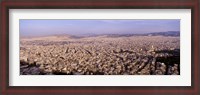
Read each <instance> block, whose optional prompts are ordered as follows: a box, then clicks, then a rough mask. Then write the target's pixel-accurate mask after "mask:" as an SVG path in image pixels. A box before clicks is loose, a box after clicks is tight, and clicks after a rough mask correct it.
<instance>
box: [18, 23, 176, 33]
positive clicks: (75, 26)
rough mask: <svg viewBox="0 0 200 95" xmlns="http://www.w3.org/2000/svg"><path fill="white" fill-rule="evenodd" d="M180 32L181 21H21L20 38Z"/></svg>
mask: <svg viewBox="0 0 200 95" xmlns="http://www.w3.org/2000/svg"><path fill="white" fill-rule="evenodd" d="M167 31H180V20H178V19H165V20H44V19H43V20H28V19H24V20H20V36H45V35H47V36H48V35H55V34H69V35H88V34H89V35H90V34H143V33H151V32H167Z"/></svg>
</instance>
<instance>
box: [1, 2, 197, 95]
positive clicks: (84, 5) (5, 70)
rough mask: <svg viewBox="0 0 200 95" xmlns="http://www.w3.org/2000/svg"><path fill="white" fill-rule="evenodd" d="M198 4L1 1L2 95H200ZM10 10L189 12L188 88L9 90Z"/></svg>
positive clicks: (42, 87)
mask: <svg viewBox="0 0 200 95" xmlns="http://www.w3.org/2000/svg"><path fill="white" fill-rule="evenodd" d="M199 4H200V3H199V0H163V1H160V0H156V1H155V0H141V1H140V0H110V1H106V0H101V1H100V0H97V1H92V0H85V1H81V0H75V1H72V0H66V1H64V0H60V1H59V0H58V1H57V0H50V1H43V0H35V1H34V0H33V1H32V0H30V1H23V0H17V1H16V0H8V1H7V0H4V1H1V62H0V63H1V70H0V72H1V78H0V79H1V94H3V95H4V94H5V95H7V94H8V95H9V94H10V95H18V94H34V95H35V94H50V95H51V94H52V95H54V94H56V95H57V94H133V95H146V94H148V95H166V94H181V95H182V94H184V95H199V94H200V91H199V89H200V88H199V85H198V84H199V78H200V77H199V76H200V75H199V72H200V69H199V40H200V39H199V36H200V33H199ZM9 9H191V11H192V14H191V15H192V16H191V19H192V25H191V26H192V30H191V31H192V33H191V34H192V50H191V51H192V56H191V58H192V62H191V63H192V76H191V81H192V83H191V86H186V87H184V86H173V87H170V86H123V87H122V86H9V61H10V59H9V48H11V47H9V24H10V23H9ZM155 81H156V79H155Z"/></svg>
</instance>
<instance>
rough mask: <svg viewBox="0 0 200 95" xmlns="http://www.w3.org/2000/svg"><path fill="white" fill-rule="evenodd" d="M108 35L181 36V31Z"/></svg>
mask: <svg viewBox="0 0 200 95" xmlns="http://www.w3.org/2000/svg"><path fill="white" fill-rule="evenodd" d="M105 35H106V36H107V37H131V36H180V32H179V31H168V32H152V33H144V34H105Z"/></svg>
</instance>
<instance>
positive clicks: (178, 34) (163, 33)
mask: <svg viewBox="0 0 200 95" xmlns="http://www.w3.org/2000/svg"><path fill="white" fill-rule="evenodd" d="M147 35H148V36H180V32H179V31H168V32H154V33H147Z"/></svg>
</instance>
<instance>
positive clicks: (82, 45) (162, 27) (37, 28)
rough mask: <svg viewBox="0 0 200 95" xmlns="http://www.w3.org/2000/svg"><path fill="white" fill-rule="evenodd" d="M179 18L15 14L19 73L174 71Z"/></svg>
mask: <svg viewBox="0 0 200 95" xmlns="http://www.w3.org/2000/svg"><path fill="white" fill-rule="evenodd" d="M180 64H181V63H180V21H179V20H21V21H20V75H180Z"/></svg>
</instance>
